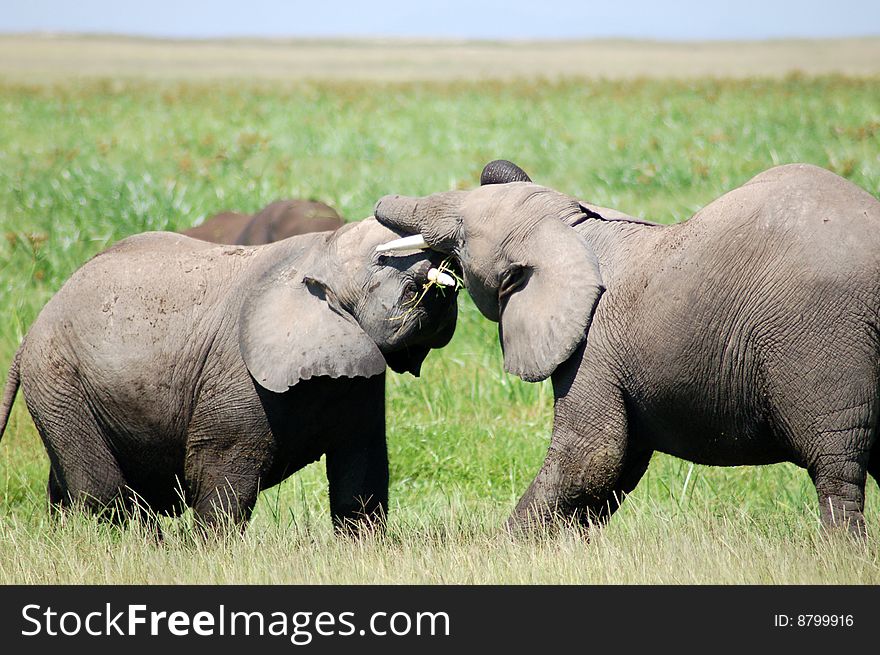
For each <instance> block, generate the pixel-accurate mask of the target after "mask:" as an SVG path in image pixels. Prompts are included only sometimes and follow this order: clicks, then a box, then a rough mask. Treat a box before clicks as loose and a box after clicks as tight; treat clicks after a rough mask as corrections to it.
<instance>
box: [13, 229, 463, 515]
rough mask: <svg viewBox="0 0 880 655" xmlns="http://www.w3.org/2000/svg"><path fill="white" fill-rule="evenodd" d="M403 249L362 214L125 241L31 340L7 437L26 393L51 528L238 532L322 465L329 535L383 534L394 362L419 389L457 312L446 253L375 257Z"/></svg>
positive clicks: (22, 352)
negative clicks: (263, 232)
mask: <svg viewBox="0 0 880 655" xmlns="http://www.w3.org/2000/svg"><path fill="white" fill-rule="evenodd" d="M396 236H398V233H396V232H394V231H393V230H390V229H388V228H385V227H383V226H382V225H380V224H379V223H378V222H376V221H375V219H372V218H370V219H365V220H363V221H360V222H357V223H351V224H348V225H346V226H345V227H343V228H341V229H339V230H337V231H335V232H321V233H314V234H306V235H302V236H297V237H292V238H289V239H285V240H283V241H279V242H276V243H273V244H269V245H265V246H256V247H242V246H218V245H214V244H210V243H207V242H204V241H198V240H195V239H191V238H189V237H186V236H183V235H180V234H173V233H168V232H149V233H145V234H140V235H136V236H133V237H130V238H127V239H124V240H123V241H120V242H119V243H117V244H116V245H114V246H112V247H111V248H109V249H108V250H106V251H104V252H103V253H101V254H99V255H97V256H96V257H94V258H93V259H91V260H90V261H89V262H87V263H86V264H85V265H83V266H82V267H81V268H80V269H79V270H78V271H76V272H75V273H74V274H73V276H72V277H71V278H70V279H69V280H68V281H67V282H66V283H65V284H64V285H63V287H62V288H61V289H60V291H58V293H57V294H56V295H55V296H54V297H53V298H52V299H51V300H50V301H49V303H48V304H47V305H46V306H45V307H44V308H43V310H42V311H41V313H40V314H39V316H38V317H37V319H36V321H35V322H34V324H33V325H32V327H31V328H30V331H29V332H28V333H27V335H26V336H25V338H24V340H23V341H22V344H21V346H20V347H19V349H18V351H17V353H16V354H15V358H14V360H13V362H12V367H11V369H10V373H9V378H8V380H7V383H6V388H5V391H4V395H3V397H2V399H0V436H2V433H3V430H4V429H5V425H6V422H7V419H8V417H9V412H10V409H11V407H12V403H13V401H14V399H15V395H16V392H17V389H18V387H19V386H20V387H21V389H22V391H23V394H24V399H25V401H26V403H27V407H28V410H29V411H30V414H31V416H32V417H33V420H34V423H35V425H36V428H37V430H38V432H39V434H40V437H41V438H42V441H43V444H44V445H45V447H46V450H47V452H48V455H49V460H50V473H49V489H48V494H49V500H50V507H51V508H53V509H52V511H53V512H57V511H59V510H62V509H64V508H67V507H70V506H71V505H74V506H81V507H82V508H84V509H85V510H86V511H88V512H90V513H94V514H98V515H100V516H102V517H107V518H111V519H112V520H115V521H120V522H123V521H125V519H126V518H128V517H129V516H131V514H132V513H133V512H137V513H141V514H142V515H144V516H148V517H155V516H156V515H157V514H165V515H172V516H174V515H177V514H179V513H180V512H181V511H183V509H185V507H186V506H190V507H192V508H193V510H194V515H195V518H196V522H197V524H198V525H199V526H200V528H201V529H203V530H205V531H206V532H208V531H211V530H212V529H219V528H222V527H224V526H228V525H230V524H231V525H238V526H240V527H243V526H244V525H245V524H246V522H247V520H248V519H249V517H250V514H251V511H252V509H253V507H254V504H255V502H256V500H257V496H258V494H259V492H260V491H262V490H264V489H266V488H268V487H271V486H273V485H276V484H278V483H279V482H281V481H282V480H284V479H285V478H287V477H288V476H290V475H291V474H292V473H294V472H295V471H297V470H298V469H300V468H302V467H303V466H305V465H307V464H309V463H311V462H314V461H316V460H318V459H319V458H320V457H321V456H322V455H326V470H327V478H328V482H329V497H330V510H331V515H332V519H333V523H334V526H335V527H336V528H337V530H343V531H348V530H352V531H355V532H357V531H359V530H360V529H361V528H363V527H364V526H365V525H368V524H369V525H375V526H378V527H381V526H382V525H383V524H384V517H385V513H386V511H387V504H388V456H387V449H386V442H385V411H384V407H385V406H384V382H385V369H386V364H387V365H388V366H390V367H391V368H392V369H394V370H395V371H398V372H405V371H408V372H410V373H412V374H414V375H418V374H419V370H420V367H421V364H422V361H423V360H424V358H425V357H426V356H427V354H428V352H429V351H430V349H432V348H440V347H442V346H444V345H445V344H446V343H447V342H448V341H449V340H450V338H451V337H452V334H453V331H454V329H455V322H456V312H457V309H456V287H455V282H454V278H453V277H451V276H450V275H448V274H447V273H443V272H442V270H441V271H438V268H437V267H438V266H440V267H441V269H442V263H441V261H440V259H441V257H442V256H439V255H430V254H428V255H425V254H424V253H421V252H414V253H410V254H407V253H403V256H398V255H397V254H394V255H383V254H381V253H377V252H376V246H377V245H378V244H381V243H384V242H386V241H388V240H389V238H394V237H396ZM429 277H430V281H429ZM447 285H448V286H447ZM145 508H148V509H149V510H151V511H150V512H145V511H143V510H144V509H145Z"/></svg>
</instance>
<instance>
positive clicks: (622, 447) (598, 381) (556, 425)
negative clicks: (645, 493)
mask: <svg viewBox="0 0 880 655" xmlns="http://www.w3.org/2000/svg"><path fill="white" fill-rule="evenodd" d="M582 358H583V363H582ZM603 370H604V371H605V374H602V371H603ZM553 389H554V395H555V396H556V403H555V413H554V419H553V436H552V437H551V440H550V448H549V450H548V452H547V457H546V459H545V460H544V464H543V466H542V467H541V470H540V471H539V472H538V475H537V477H536V478H535V480H534V481H533V482H532V484H531V486H529V488H528V490H527V491H526V493H525V495H524V496H523V497H522V498H521V499H520V501H519V503H517V506H516V509H515V510H514V512H513V515H512V516H511V517H510V519H509V520H508V523H507V526H508V529H509V530H511V531H513V532H521V531H533V530H534V529H536V528H537V529H540V528H541V527H547V526H550V525H552V524H553V523H554V522H556V521H558V520H559V519H574V520H576V521H577V522H579V523H580V524H581V525H584V526H587V525H589V524H590V523H600V524H601V523H602V522H604V521H606V520H607V519H608V517H610V516H611V514H612V513H613V512H614V511H615V510H616V509H617V507H618V506H619V505H620V503H621V502H622V501H623V499H624V497H625V496H626V494H627V493H629V492H630V491H632V489H633V488H634V487H635V486H636V484H637V483H638V481H639V479H640V478H641V477H642V474H643V473H644V472H645V469H646V468H647V465H648V461H649V460H650V457H651V452H650V450H649V449H647V448H639V447H637V446H636V445H635V444H633V443H631V440H630V435H629V430H628V420H627V412H626V407H625V404H624V401H623V397H622V394H621V391H620V388H619V387H618V385H617V383H616V382H615V378H614V376H613V375H612V374H610V373H608V372H607V369H603V368H601V367H598V366H597V365H596V364H595V363H594V362H588V361H587V358H586V357H585V356H583V351H582V350H581V352H580V353H576V354H575V356H573V357H572V359H570V360H569V361H568V362H566V363H565V364H564V365H563V366H562V367H560V369H559V370H557V372H556V373H554V374H553Z"/></svg>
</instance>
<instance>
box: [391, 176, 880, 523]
mask: <svg viewBox="0 0 880 655" xmlns="http://www.w3.org/2000/svg"><path fill="white" fill-rule="evenodd" d="M483 181H484V186H481V187H480V188H477V189H474V190H471V191H452V192H446V193H437V194H434V195H431V196H427V197H424V198H407V197H402V196H386V197H385V198H383V199H381V200H380V201H379V202H378V204H377V205H376V211H375V215H376V218H378V219H379V221H381V222H383V223H385V224H386V225H388V226H390V227H393V228H395V229H398V230H400V231H403V232H408V233H410V234H413V235H415V234H421V236H422V238H423V244H424V246H425V247H430V248H431V249H434V250H437V251H440V252H443V253H451V254H453V255H455V257H456V258H457V259H458V260H459V262H460V264H461V267H462V270H463V274H464V281H465V286H466V287H467V289H468V291H469V293H470V294H471V297H472V298H473V299H474V302H475V304H476V305H477V307H478V308H479V309H480V311H481V312H482V313H483V315H484V316H486V317H487V318H488V319H490V320H493V321H496V322H498V323H499V336H500V340H501V345H502V349H503V351H504V365H505V368H506V370H507V371H508V372H511V373H514V374H516V375H518V376H520V377H521V378H523V379H524V380H527V381H538V380H543V379H545V378H547V377H551V378H552V382H553V392H554V397H555V404H554V419H553V434H552V437H551V441H550V447H549V450H548V453H547V456H546V459H545V461H544V464H543V466H542V467H541V469H540V471H539V472H538V474H537V477H536V478H535V480H534V481H533V482H532V484H531V486H530V487H529V488H528V490H527V491H526V493H525V495H524V496H523V497H522V499H521V500H520V501H519V503H518V504H517V507H516V509H515V510H514V512H513V515H512V516H511V518H510V520H509V523H508V525H509V526H510V528H511V529H513V530H515V531H519V530H522V529H526V530H528V529H532V528H534V527H537V526H539V525H545V524H547V523H552V522H553V521H554V520H555V519H558V518H559V517H574V518H576V519H578V520H580V521H582V522H583V523H584V524H585V525H587V524H589V523H591V522H593V521H596V522H600V523H601V522H603V521H605V520H607V518H608V517H609V516H610V515H611V514H612V513H613V512H614V511H615V510H616V509H617V507H618V506H619V504H620V502H621V501H622V500H623V498H624V497H625V496H626V494H627V493H629V492H630V491H632V489H633V488H634V487H635V486H636V484H637V483H638V481H639V479H640V478H641V477H642V475H643V474H644V472H645V470H646V468H647V466H648V462H649V460H650V459H651V455H652V453H653V452H655V451H660V452H665V453H669V454H671V455H674V456H677V457H681V458H683V459H687V460H690V461H693V462H697V463H701V464H709V465H716V466H737V465H747V464H770V463H775V462H782V461H791V462H794V463H796V464H798V465H800V466H802V467H804V468H806V469H807V471H808V472H809V474H810V477H811V479H812V481H813V483H814V484H815V487H816V490H817V492H818V497H819V507H820V516H821V518H822V520H823V522H824V523H825V524H826V525H846V526H848V527H849V528H850V529H851V530H852V531H853V532H855V533H858V534H864V532H865V526H864V516H863V510H864V501H865V483H866V477H867V474H868V473H870V474H871V475H872V476H873V477H874V478H875V479H878V478H880V444H878V436H877V435H878V420H880V202H878V200H877V199H876V198H875V197H873V196H872V195H871V194H869V193H867V192H865V191H863V190H862V189H860V188H858V187H857V186H855V185H854V184H852V183H850V182H848V181H847V180H845V179H843V178H841V177H838V176H837V175H834V174H833V173H831V172H830V171H826V170H824V169H821V168H818V167H815V166H810V165H804V164H791V165H786V166H779V167H776V168H772V169H770V170H768V171H765V172H763V173H761V174H760V175H757V176H756V177H754V178H753V179H752V180H750V181H749V182H747V183H746V184H744V185H743V186H741V187H740V188H738V189H734V190H733V191H731V192H729V193H727V194H725V195H724V196H722V197H721V198H719V199H717V200H715V201H714V202H712V203H710V204H709V205H707V206H706V207H704V208H703V209H702V210H701V211H699V212H698V213H697V214H696V215H695V216H694V217H693V218H691V219H690V220H688V221H685V222H683V223H679V224H675V225H658V224H654V223H649V222H646V221H641V220H637V219H634V218H632V217H628V216H626V215H624V214H621V213H620V212H617V211H614V210H607V209H604V208H602V207H597V206H595V205H591V204H589V203H586V202H581V201H578V200H577V199H575V198H572V197H570V196H567V195H564V194H562V193H558V192H556V191H554V190H552V189H548V188H546V187H542V186H539V185H536V184H532V183H531V182H530V181H529V178H528V176H527V175H525V173H524V172H523V171H522V170H521V169H519V168H518V167H516V166H514V165H512V164H510V163H509V162H506V163H504V162H493V163H491V164H489V165H488V166H487V167H486V169H485V170H484V175H483ZM486 182H489V183H490V184H486ZM410 239H413V237H410ZM406 243H407V244H411V243H412V241H407V242H406ZM394 247H395V245H394V244H393V243H392V244H385V245H383V248H394Z"/></svg>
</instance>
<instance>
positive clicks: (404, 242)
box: [376, 234, 428, 252]
mask: <svg viewBox="0 0 880 655" xmlns="http://www.w3.org/2000/svg"><path fill="white" fill-rule="evenodd" d="M426 248H428V243H427V242H426V241H425V237H423V236H422V235H421V234H413V235H412V236H411V237H403V238H402V239H395V240H394V241H389V242H388V243H383V244H382V245H381V246H376V252H396V251H398V250H425V249H426Z"/></svg>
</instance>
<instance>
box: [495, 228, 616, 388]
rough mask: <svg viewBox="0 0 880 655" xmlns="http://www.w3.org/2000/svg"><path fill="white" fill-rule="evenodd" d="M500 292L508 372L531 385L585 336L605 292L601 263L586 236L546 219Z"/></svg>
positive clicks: (501, 330) (505, 277) (505, 276)
mask: <svg viewBox="0 0 880 655" xmlns="http://www.w3.org/2000/svg"><path fill="white" fill-rule="evenodd" d="M526 245H527V246H528V247H527V248H526V249H524V251H523V252H524V256H522V257H521V258H520V260H519V261H518V262H516V263H513V264H511V266H510V267H509V268H508V269H507V271H506V272H505V273H504V274H502V277H501V284H500V287H499V292H498V303H499V310H500V321H499V328H498V332H499V336H500V338H501V347H502V350H503V351H504V369H505V370H506V371H507V372H508V373H513V374H514V375H517V376H519V377H521V378H522V379H523V380H526V381H527V382H538V381H540V380H544V379H545V378H547V377H549V376H550V375H551V374H552V373H553V371H555V370H556V368H557V367H558V366H559V365H560V364H562V363H563V362H564V361H565V360H567V359H568V358H569V357H570V356H571V355H572V353H573V352H574V351H575V350H576V349H577V347H578V346H579V345H580V343H581V342H582V341H583V340H584V339H585V338H586V336H587V332H588V330H589V328H590V322H591V321H592V318H593V312H594V311H595V309H596V305H597V303H598V302H599V298H600V297H601V295H602V293H603V292H604V291H605V286H604V285H603V284H602V276H601V274H600V272H599V262H598V260H597V259H596V256H595V254H594V253H593V251H592V249H591V248H590V247H589V246H587V244H586V242H585V241H584V240H583V239H582V238H581V236H580V235H579V234H578V233H577V232H575V231H574V230H572V229H571V228H570V227H568V226H566V225H565V224H563V223H562V222H560V221H558V220H555V219H552V220H543V221H541V223H540V224H539V225H538V226H537V227H536V229H535V231H534V233H533V234H532V236H531V238H530V239H529V240H528V243H527V244H526Z"/></svg>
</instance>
